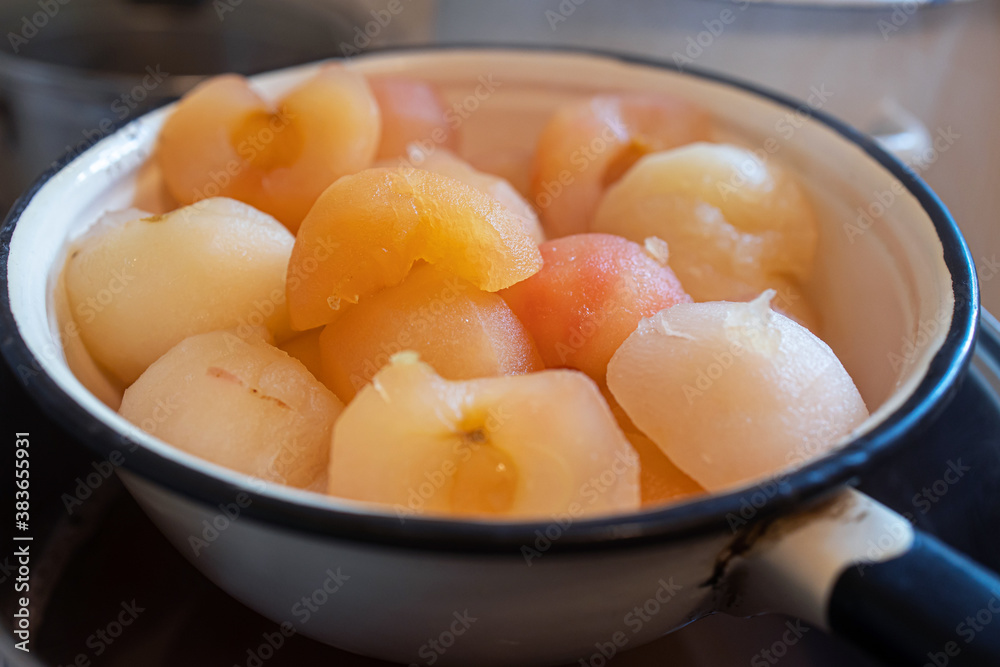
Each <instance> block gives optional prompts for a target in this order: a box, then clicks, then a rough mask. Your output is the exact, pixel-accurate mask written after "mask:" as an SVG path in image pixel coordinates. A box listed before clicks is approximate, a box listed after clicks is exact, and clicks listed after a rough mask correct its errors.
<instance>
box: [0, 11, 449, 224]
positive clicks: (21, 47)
mask: <svg viewBox="0 0 1000 667" xmlns="http://www.w3.org/2000/svg"><path fill="white" fill-rule="evenodd" d="M368 5H372V6H371V7H369V6H368ZM372 8H374V3H366V2H365V1H364V0H219V1H217V2H210V1H202V0H173V1H172V2H171V1H166V0H160V1H149V0H145V1H138V0H4V2H3V3H2V4H0V36H2V37H3V39H2V40H0V206H2V207H3V210H4V211H6V209H7V208H8V207H9V206H10V204H11V203H13V201H14V199H15V198H16V197H17V196H18V195H20V193H21V192H22V191H23V190H24V189H25V188H26V187H27V186H28V185H29V184H30V183H31V182H32V181H33V180H34V179H35V178H36V177H37V176H38V174H40V173H41V172H42V171H44V170H45V169H47V168H48V167H49V166H50V165H51V164H52V163H53V162H54V161H55V160H57V159H58V158H60V157H61V156H62V155H64V154H65V153H67V152H70V151H74V152H78V151H81V150H82V149H83V148H84V147H85V146H87V145H88V144H89V143H91V142H93V141H94V140H96V139H97V138H100V137H103V136H106V135H107V134H109V133H110V132H111V131H112V130H113V129H114V128H115V127H117V126H119V125H120V124H122V123H124V122H127V121H129V120H132V119H134V118H137V117H138V116H139V115H141V114H142V113H143V112H144V111H147V110H149V109H151V108H153V107H156V106H158V105H160V104H163V103H164V102H167V101H170V100H173V99H176V98H177V97H179V96H180V95H182V94H183V93H184V92H186V91H187V90H189V89H190V88H191V87H192V86H194V85H195V84H196V83H198V81H200V80H201V79H202V78H204V77H205V76H207V75H212V74H218V73H222V72H239V73H242V74H254V73H257V72H262V71H266V70H274V69H279V68H282V67H287V66H290V65H295V64H299V63H303V62H308V61H312V60H317V59H320V58H326V57H330V56H340V55H344V53H343V52H344V51H350V50H351V49H355V48H356V49H358V50H361V51H363V50H364V49H366V48H370V47H371V46H374V45H378V44H380V43H386V42H387V41H392V42H394V43H399V42H405V41H413V40H415V39H416V40H420V39H426V36H425V35H423V34H422V33H421V32H420V30H421V26H422V25H423V24H424V22H423V21H422V20H421V16H422V15H423V14H424V13H426V12H423V10H422V9H421V8H411V7H407V10H406V14H407V16H406V18H405V20H402V19H400V20H395V18H396V17H393V20H392V21H391V22H387V21H385V20H384V15H383V21H382V23H378V22H377V21H376V26H377V28H378V29H377V30H375V29H373V28H372V27H371V26H367V24H368V23H370V22H371V21H373V20H375V17H373V16H372V15H371V11H372ZM428 8H429V5H428ZM376 9H377V8H376ZM365 28H368V33H367V34H366V33H365V32H364V30H365ZM359 30H361V32H359ZM373 32H374V33H377V34H374V35H372V33H373ZM345 45H346V46H345Z"/></svg>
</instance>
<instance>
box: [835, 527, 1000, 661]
mask: <svg viewBox="0 0 1000 667" xmlns="http://www.w3.org/2000/svg"><path fill="white" fill-rule="evenodd" d="M827 614H828V617H829V624H830V629H831V630H832V631H833V632H834V633H835V634H838V635H841V636H843V637H845V638H847V639H849V640H851V641H853V642H854V643H855V644H857V645H858V646H860V647H861V648H863V649H864V650H865V651H866V652H867V653H869V654H871V655H873V656H876V657H878V658H880V659H881V660H883V661H884V662H885V663H886V664H890V665H900V664H902V665H921V666H922V665H933V666H934V667H944V666H945V665H948V666H951V665H983V666H984V667H985V666H989V667H998V666H1000V579H998V578H997V576H996V575H995V574H994V573H992V572H990V571H989V570H986V569H985V568H983V567H982V566H980V565H978V564H976V563H974V562H973V561H971V560H969V559H968V558H966V557H965V556H963V555H961V554H959V553H958V552H956V551H955V550H954V549H952V548H950V547H948V546H947V545H945V544H942V543H941V542H940V541H938V540H937V539H936V538H934V537H932V536H930V535H927V534H926V533H922V532H920V531H916V532H915V535H914V540H913V546H912V547H911V548H910V550H909V551H907V552H906V553H904V554H903V555H902V556H899V557H898V558H894V559H893V560H889V561H885V562H882V563H873V564H862V565H860V566H858V567H852V568H849V569H847V570H845V571H844V573H843V574H842V575H841V576H840V578H839V579H838V580H837V582H836V584H835V585H834V588H833V593H832V594H831V596H830V603H829V610H828V612H827Z"/></svg>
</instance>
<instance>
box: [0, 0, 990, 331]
mask: <svg viewBox="0 0 1000 667" xmlns="http://www.w3.org/2000/svg"><path fill="white" fill-rule="evenodd" d="M397 2H398V5H399V7H401V11H399V12H398V13H396V14H388V13H387V11H386V8H387V7H388V5H389V4H390V1H389V0H3V2H2V3H0V26H3V28H4V30H3V32H4V35H5V37H6V38H5V39H4V40H2V42H0V46H2V48H0V206H3V207H5V208H6V207H8V206H9V205H10V204H11V203H12V202H13V201H14V199H15V198H16V197H17V196H18V195H19V193H20V192H21V191H23V190H24V188H26V187H27V186H28V185H29V184H30V183H31V182H32V180H33V179H34V178H35V177H36V176H37V175H38V174H39V173H40V172H42V171H44V170H45V169H46V168H48V167H49V166H50V165H51V164H52V163H53V161H54V160H56V159H58V158H59V157H60V156H62V155H64V154H65V153H67V152H78V151H80V150H81V149H82V148H83V147H84V146H86V145H88V144H89V143H90V142H92V141H94V140H96V139H98V138H99V137H101V136H104V135H106V134H107V133H109V132H110V131H112V130H113V129H114V128H115V127H117V126H119V125H121V124H123V123H125V122H128V121H129V120H131V119H133V118H135V117H136V116H137V115H139V114H141V113H142V112H143V111H145V110H148V109H149V108H152V107H154V106H157V105H159V104H162V103H164V102H165V101H169V100H172V99H175V98H176V97H177V96H179V95H180V94H182V93H183V92H184V91H185V90H187V89H189V88H190V87H191V86H193V85H194V84H195V83H197V81H198V80H199V79H200V78H202V77H204V76H206V75H211V74H217V73H220V72H227V71H235V72H240V73H244V74H252V73H255V72H261V71H265V70H269V69H275V68H279V67H284V66H287V65H292V64H295V63H299V62H305V61H308V60H315V59H318V58H324V57H337V56H343V55H345V54H346V55H352V54H354V53H356V52H359V51H365V50H368V49H372V48H380V47H385V46H392V45H399V44H431V43H485V42H490V43H503V44H534V45H560V46H575V47H583V48H591V49H605V50H613V51H619V52H623V53H630V54H638V55H642V56H646V57H652V58H657V59H662V60H665V61H668V62H673V63H676V64H679V65H681V66H683V67H697V68H707V69H712V70H716V71H719V72H724V73H727V74H730V75H733V76H737V77H740V78H744V79H747V80H750V81H754V82H757V83H761V84H764V85H766V86H769V87H772V88H774V89H776V90H780V91H783V92H785V93H788V94H790V95H792V96H796V97H799V98H806V97H808V96H809V95H810V94H811V93H812V92H813V91H815V90H822V91H825V92H826V93H827V94H826V95H825V97H826V102H824V104H823V110H824V111H827V112H830V113H833V114H835V115H837V116H840V117H841V118H843V119H845V120H847V121H848V122H850V123H851V124H853V125H855V126H856V127H858V128H860V129H862V130H864V131H866V132H869V133H871V134H873V135H876V136H878V137H880V138H881V139H882V140H883V142H884V143H885V144H886V145H887V146H888V147H890V148H892V149H893V150H894V151H895V152H896V153H897V154H898V155H899V156H900V157H901V158H902V159H903V160H904V161H907V162H908V163H909V164H911V165H912V166H913V167H914V169H915V170H916V171H918V172H919V173H920V174H921V175H922V176H923V177H924V178H926V179H927V180H928V181H929V183H930V184H931V186H932V187H933V188H934V189H935V190H936V191H937V192H938V193H939V194H940V196H941V197H942V198H943V200H944V201H945V203H946V204H947V205H948V206H949V207H950V208H951V210H952V212H953V213H954V214H955V217H956V218H957V219H958V221H959V224H960V225H962V227H963V229H964V231H965V234H966V236H967V238H968V240H969V243H970V245H971V247H972V249H973V253H974V255H975V257H976V263H977V265H978V266H979V269H980V277H981V279H982V282H983V291H984V301H985V304H986V306H987V307H988V308H990V309H992V310H994V311H1000V280H996V281H994V280H993V278H994V274H996V273H1000V265H998V263H997V261H996V259H995V258H996V257H997V256H998V255H1000V233H998V227H1000V223H998V220H997V219H998V214H1000V188H998V187H995V186H994V183H996V182H997V181H998V180H1000V178H998V177H1000V130H998V128H997V122H996V117H997V110H998V109H1000V76H997V72H998V70H1000V3H998V2H996V1H995V0H966V1H958V0H956V1H948V0H944V1H941V0H935V1H933V2H920V1H913V2H902V3H888V2H884V1H882V0H772V1H769V2H758V1H751V0H732V1H730V0H504V1H503V2H496V1H492V0H397ZM386 16H390V17H391V18H390V19H388V20H386V19H385V18H382V19H381V20H380V18H379V17H386Z"/></svg>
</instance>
